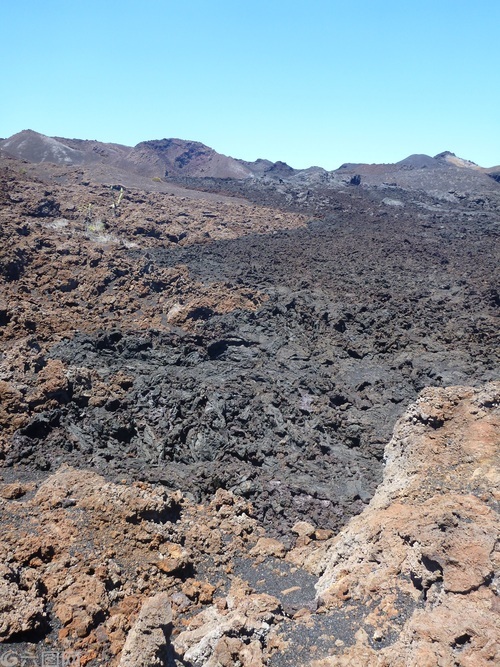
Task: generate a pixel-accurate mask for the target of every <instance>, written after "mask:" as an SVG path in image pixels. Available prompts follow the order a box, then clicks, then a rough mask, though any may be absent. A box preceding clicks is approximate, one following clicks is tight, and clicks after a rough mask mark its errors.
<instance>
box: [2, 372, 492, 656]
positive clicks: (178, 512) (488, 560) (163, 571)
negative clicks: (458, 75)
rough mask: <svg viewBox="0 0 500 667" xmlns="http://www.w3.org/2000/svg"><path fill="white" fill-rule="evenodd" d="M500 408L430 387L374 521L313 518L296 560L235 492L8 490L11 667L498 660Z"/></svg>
mask: <svg viewBox="0 0 500 667" xmlns="http://www.w3.org/2000/svg"><path fill="white" fill-rule="evenodd" d="M499 407H500V384H498V383H492V384H490V385H487V386H486V387H484V388H482V389H471V388H467V387H453V388H448V389H426V390H425V391H424V392H422V395H421V396H420V398H419V400H418V401H417V402H416V403H415V404H414V405H412V406H411V407H410V408H409V409H408V410H407V411H406V413H405V414H404V416H403V417H402V418H401V419H400V420H399V422H398V424H397V426H396V429H395V432H394V435H393V438H392V440H391V441H390V442H389V444H388V445H387V447H386V450H385V459H386V464H385V470H384V479H383V482H382V484H381V485H380V486H379V487H378V489H377V491H376V493H375V496H374V497H373V498H372V500H371V501H370V503H369V504H368V506H367V508H366V509H365V510H364V511H363V512H362V513H361V514H360V515H359V516H358V517H356V518H354V519H353V520H351V522H350V523H349V524H348V525H347V526H346V527H345V528H344V529H343V530H341V531H340V533H339V534H338V535H335V536H333V535H332V533H331V531H328V530H324V529H321V528H320V527H316V526H314V525H312V524H311V523H309V522H305V521H301V522H298V523H297V524H296V525H295V526H294V527H293V528H292V530H291V534H290V538H291V539H290V541H289V546H286V544H285V543H284V542H283V541H279V540H277V539H274V538H272V537H269V536H268V535H267V534H266V532H265V531H264V530H263V528H262V526H261V524H260V523H259V522H258V521H257V520H256V518H255V514H254V511H253V509H252V506H251V505H250V504H249V503H247V502H246V501H244V500H243V499H241V498H238V497H237V496H235V495H234V494H232V493H229V492H227V491H222V490H219V491H217V493H216V494H215V496H214V498H213V500H212V501H211V502H210V503H208V504H196V503H193V502H192V501H191V500H190V499H189V498H188V497H186V496H185V495H183V494H182V493H181V492H177V493H173V494H171V493H167V492H166V491H165V490H164V489H163V487H159V486H153V485H150V484H145V483H135V484H132V485H131V484H126V483H123V484H116V483H110V482H106V481H105V479H104V478H103V477H102V476H100V475H97V474H96V473H93V472H88V471H83V470H76V469H74V468H71V467H69V466H67V465H63V466H62V467H61V468H60V469H59V470H57V471H56V472H55V473H54V474H52V475H51V476H50V477H48V478H47V479H46V480H45V481H43V482H36V481H33V482H30V483H23V482H20V481H10V482H9V483H5V481H4V482H3V483H2V485H1V487H0V497H1V509H2V511H1V520H2V543H1V545H0V551H1V562H2V566H1V570H0V576H1V579H0V589H1V597H0V613H1V616H0V619H1V621H0V623H1V624H0V636H1V639H2V642H3V644H2V645H1V646H0V659H2V656H4V659H5V656H7V655H11V656H15V655H20V654H21V653H22V654H23V655H29V654H30V650H31V654H32V655H36V654H37V652H38V654H39V655H42V654H43V651H46V650H48V649H54V650H55V649H57V650H58V651H61V652H62V651H64V650H67V651H68V652H69V653H68V655H70V656H73V657H75V656H78V659H80V660H81V664H91V665H93V664H103V665H110V666H111V665H120V666H122V667H123V666H125V665H127V666H132V665H133V666H134V667H137V666H139V665H143V666H144V667H146V666H148V667H149V666H152V665H193V666H201V665H205V666H207V667H208V666H211V667H230V666H232V665H242V666H248V667H258V666H259V665H267V664H269V665H275V666H276V667H278V666H279V665H304V666H305V665H310V667H327V666H328V667H330V666H333V665H338V666H340V665H360V666H361V665H366V666H370V667H371V666H373V665H377V666H380V667H382V666H386V665H387V666H389V665H390V666H397V665H398V666H399V665H401V667H403V666H404V667H408V666H415V667H417V666H418V667H421V666H422V665H429V666H431V665H437V664H439V665H443V666H448V665H450V666H452V665H453V666H455V665H460V666H462V665H463V666H464V667H465V666H468V667H472V666H474V667H478V666H480V665H495V664H498V660H499V659H500V646H499V643H498V637H499V631H500V623H499V611H500V610H499V605H498V589H497V587H498V578H497V575H498V567H499V551H498V519H497V511H498V502H499V500H500V474H499V467H498V466H499V442H500V409H499ZM27 641H30V642H38V644H36V643H35V644H33V643H31V644H27V643H26V642H27ZM5 664H17V663H16V662H10V663H5Z"/></svg>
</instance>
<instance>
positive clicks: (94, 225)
mask: <svg viewBox="0 0 500 667" xmlns="http://www.w3.org/2000/svg"><path fill="white" fill-rule="evenodd" d="M87 231H88V232H90V233H91V234H103V233H104V232H105V231H106V223H105V222H104V221H103V220H100V219H99V218H98V219H97V220H94V221H93V222H90V223H89V224H88V225H87Z"/></svg>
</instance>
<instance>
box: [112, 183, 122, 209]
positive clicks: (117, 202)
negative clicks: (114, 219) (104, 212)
mask: <svg viewBox="0 0 500 667" xmlns="http://www.w3.org/2000/svg"><path fill="white" fill-rule="evenodd" d="M122 199H123V188H120V192H119V193H118V197H117V198H116V199H115V200H114V202H113V203H112V204H111V208H112V209H113V213H114V215H115V216H118V215H120V211H119V206H120V204H121V202H122Z"/></svg>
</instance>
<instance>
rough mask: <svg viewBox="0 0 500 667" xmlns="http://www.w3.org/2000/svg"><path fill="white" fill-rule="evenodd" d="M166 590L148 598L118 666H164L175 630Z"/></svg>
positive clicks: (130, 633)
mask: <svg viewBox="0 0 500 667" xmlns="http://www.w3.org/2000/svg"><path fill="white" fill-rule="evenodd" d="M171 626H172V610H171V608H170V603H169V599H168V595H167V593H158V594H157V595H155V596H154V597H152V598H148V599H147V600H145V602H144V603H143V605H142V607H141V611H140V613H139V616H138V618H137V620H136V622H135V623H134V625H133V626H132V629H131V630H130V632H129V634H128V636H127V640H126V642H125V646H124V647H123V651H122V655H121V659H120V664H119V667H155V665H159V666H161V665H165V664H166V660H167V655H168V647H169V645H170V633H171V630H172V627H171Z"/></svg>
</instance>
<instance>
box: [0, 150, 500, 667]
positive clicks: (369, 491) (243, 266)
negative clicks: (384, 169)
mask: <svg viewBox="0 0 500 667" xmlns="http://www.w3.org/2000/svg"><path fill="white" fill-rule="evenodd" d="M64 141H66V140H64ZM70 143H72V142H69V143H68V145H67V146H66V148H68V150H69V149H73V150H77V148H76V146H77V144H78V143H79V142H73V145H70ZM160 143H162V142H160ZM43 145H46V144H43ZM65 145H66V144H65ZM61 150H62V149H61ZM107 150H109V151H111V152H113V151H115V154H114V156H115V158H116V156H117V155H121V154H122V153H121V150H122V147H114V148H113V149H111V148H110V147H108V149H107ZM38 155H40V153H39V154H38ZM62 155H63V156H64V155H65V153H64V152H63V153H62ZM0 159H1V166H0V215H1V220H2V225H1V227H0V236H1V241H2V242H1V246H0V280H1V284H2V291H1V303H0V341H1V352H2V355H1V357H0V423H1V426H2V429H1V434H0V437H1V454H0V464H1V468H0V477H1V478H2V479H1V480H0V482H1V492H0V496H1V497H2V498H3V499H4V502H3V503H2V521H4V524H3V525H4V528H3V530H2V535H3V536H4V537H3V542H2V543H1V544H0V547H1V549H2V561H3V563H4V565H3V566H2V567H3V569H2V571H1V572H0V592H1V596H0V597H1V600H2V602H1V603H0V605H2V604H3V606H0V612H1V613H0V660H3V659H4V658H5V660H7V659H8V660H10V662H11V663H12V660H13V658H14V657H15V653H14V654H12V653H11V654H10V657H9V656H8V655H7V657H6V651H11V649H12V650H14V651H17V654H18V655H19V652H28V651H29V650H34V651H35V653H36V652H38V659H39V660H41V651H42V650H43V646H46V647H47V646H48V647H53V648H55V649H57V650H60V649H62V648H68V649H72V650H77V651H81V652H82V659H83V660H84V663H85V664H89V665H90V666H91V667H94V666H96V665H98V664H101V665H117V664H122V665H131V664H148V665H149V664H155V661H156V664H170V665H179V666H180V665H182V664H184V665H186V664H187V665H189V664H191V665H196V666H198V665H200V666H201V665H214V666H215V665H228V666H229V665H234V664H239V663H240V664H242V665H248V666H249V667H250V666H252V667H257V665H260V664H266V663H267V664H270V665H276V667H279V665H291V664H293V665H300V664H302V665H306V664H308V663H309V662H310V661H311V659H312V658H313V657H314V658H315V659H317V660H319V661H321V660H327V662H326V663H324V664H339V665H343V664H347V665H348V664H361V665H363V664H366V665H371V664H380V665H399V664H414V665H415V666H416V665H417V664H418V665H420V664H425V661H423V658H422V656H424V657H425V659H426V660H427V661H428V664H435V660H436V658H435V657H436V656H438V659H439V660H441V662H442V664H445V665H448V664H449V665H456V664H459V665H464V667H465V666H466V665H467V666H470V665H480V664H491V665H493V664H495V661H496V659H497V655H496V653H495V651H496V648H495V645H494V642H492V637H493V633H494V626H493V625H492V623H493V619H492V618H489V615H490V612H492V611H493V609H494V608H495V601H496V598H495V595H496V593H495V585H496V580H495V579H494V576H492V574H491V572H492V569H493V568H494V566H495V565H494V552H493V551H492V549H493V546H494V545H493V541H492V539H493V538H492V537H491V536H492V535H494V531H495V530H496V524H495V523H494V519H493V518H492V514H491V508H492V507H493V504H494V502H496V500H497V498H496V497H494V492H495V493H496V491H495V488H496V484H497V479H496V474H497V473H496V472H495V471H496V470H497V469H496V468H495V466H497V463H496V458H495V457H496V456H497V452H498V449H497V448H498V435H497V434H496V433H497V432H496V429H497V421H496V420H497V416H496V412H495V411H496V410H497V405H498V390H497V387H496V385H490V386H489V388H487V389H486V390H485V391H484V392H482V391H481V390H479V389H466V388H463V387H462V388H459V389H451V390H444V389H427V390H426V392H427V393H424V395H423V397H422V398H421V400H420V402H419V404H418V407H417V408H413V409H411V410H410V412H408V413H407V416H406V417H405V418H404V419H403V421H402V422H400V426H399V427H398V430H397V431H396V434H395V440H394V441H393V443H392V444H391V445H390V446H389V447H388V448H387V449H386V450H385V451H386V455H387V456H388V459H389V465H388V468H387V470H386V484H385V486H383V487H381V488H380V489H379V491H378V492H377V495H376V496H375V498H374V501H373V503H372V504H371V505H370V506H369V508H368V509H367V510H366V512H365V513H363V514H362V515H361V516H362V517H364V519H363V518H361V519H356V521H357V523H355V524H353V528H352V530H351V529H350V528H349V526H348V527H347V528H345V530H343V531H342V532H339V531H341V530H342V527H343V526H344V525H345V524H346V523H347V522H348V521H349V519H350V517H352V516H353V515H356V514H359V513H360V512H362V511H363V510H364V509H365V508H366V507H367V505H368V503H369V501H370V498H371V497H372V496H373V495H374V493H375V491H376V489H377V485H379V483H380V482H381V480H382V473H383V466H382V458H383V455H384V447H385V445H386V443H387V442H388V440H389V438H390V434H391V432H392V429H393V425H394V423H395V422H396V420H397V419H398V417H400V416H401V415H402V414H403V412H404V411H405V409H406V408H407V407H408V405H409V404H410V403H411V402H412V401H414V400H415V399H416V398H417V396H418V394H419V392H420V391H421V390H422V389H424V388H425V387H429V386H434V387H442V386H443V385H450V384H454V385H466V384H468V385H475V386H478V385H483V384H484V383H485V382H490V381H491V380H495V379H497V377H498V349H499V345H498V343H499V340H498V332H499V327H498V317H497V315H498V307H499V305H500V299H499V286H498V284H497V269H498V259H499V257H498V235H499V229H498V228H499V224H498V223H499V218H500V185H499V184H498V183H496V182H495V181H494V180H493V179H490V178H488V177H485V176H484V175H482V174H480V177H481V179H482V180H481V181H478V180H477V179H476V178H475V177H472V176H471V178H470V179H469V180H467V179H466V180H465V181H464V187H463V188H462V189H455V190H453V193H450V192H449V190H450V187H449V183H450V178H452V177H453V174H455V173H456V171H457V170H459V171H460V173H465V174H473V173H475V170H473V169H471V168H468V167H463V168H462V167H457V166H456V165H452V166H450V167H445V166H444V167H436V168H435V169H434V168H432V169H429V168H428V167H426V168H418V169H417V168H413V169H408V168H405V169H401V170H400V171H401V173H405V174H406V175H407V178H408V182H410V180H411V178H410V177H411V174H413V175H414V176H415V178H416V179H417V181H415V183H417V182H418V179H419V178H420V176H421V172H422V173H427V172H429V173H430V171H432V172H433V173H439V174H441V175H443V176H442V177H441V176H439V178H437V177H436V178H434V181H433V183H434V186H433V192H432V193H427V192H423V191H420V190H419V188H417V187H410V186H408V187H405V188H402V187H396V186H390V185H384V184H383V183H378V184H377V183H376V184H374V185H371V186H370V185H368V184H367V182H366V179H364V177H362V179H361V185H360V186H355V185H351V184H350V180H351V177H350V176H349V174H347V175H346V176H341V175H339V174H328V173H326V172H324V171H323V170H319V169H314V170H306V171H305V172H302V173H298V174H297V173H294V174H291V175H290V174H288V175H287V174H286V172H287V170H286V166H283V165H279V164H278V163H277V165H275V167H276V172H277V176H278V177H277V178H273V177H271V175H270V173H269V170H267V167H268V166H269V165H268V164H265V165H262V164H260V165H259V169H261V171H262V173H263V177H262V178H259V177H256V178H250V179H249V178H245V179H239V178H238V179H226V178H224V179H219V178H212V177H211V178H198V177H196V178H194V177H193V178H190V179H185V178H183V179H182V180H180V178H178V177H176V179H175V180H176V181H177V182H174V181H169V182H164V181H162V180H160V181H158V180H157V179H156V177H151V176H146V175H139V174H138V173H137V172H132V171H126V170H124V169H123V168H122V167H119V166H117V164H116V163H114V164H113V165H112V166H109V164H108V163H107V162H106V161H105V160H103V161H96V162H95V163H92V164H90V162H89V163H82V164H77V165H72V166H64V163H63V164H58V165H54V164H52V163H50V162H38V163H29V162H26V161H22V160H19V159H14V158H12V157H9V156H7V155H5V152H3V154H2V157H1V158H0ZM148 159H149V158H148ZM430 159H431V160H432V159H433V158H430ZM436 159H437V158H436ZM417 162H418V163H419V164H422V160H421V159H420V158H419V160H417ZM423 162H424V163H425V162H427V160H423ZM432 164H433V163H432ZM406 167H408V164H406ZM127 169H128V167H127ZM266 170H267V171H266ZM450 174H451V176H450ZM261 175H262V174H261ZM125 179H129V180H127V181H125ZM484 179H487V180H486V181H485V180H484ZM105 184H107V185H105ZM193 185H195V186H196V188H197V190H192V189H189V186H193ZM203 188H204V189H207V190H210V191H211V192H202V191H201V189H203ZM477 188H479V189H477ZM233 194H236V195H237V197H232V196H231V195H233ZM264 203H265V205H263V204H264ZM412 424H413V425H414V427H413V426H412ZM68 466H69V467H68ZM431 469H432V475H431V474H430V472H431ZM412 480H413V481H414V482H415V484H413V481H412ZM419 480H425V484H424V483H423V482H422V483H421V482H420V481H419ZM426 484H427V486H426ZM384 489H385V490H384ZM178 490H180V493H178V492H177V491H178ZM457 496H459V498H458V500H457ZM441 502H442V503H443V504H442V512H441V509H440V508H441ZM452 505H453V506H455V505H456V506H459V507H460V508H461V509H460V512H459V514H460V516H456V515H455V514H453V509H452ZM429 506H432V512H431V511H430V510H429V511H428V507H429ZM377 512H382V514H380V516H382V519H380V520H379V519H378V518H377V516H379V514H377ZM441 515H442V516H441ZM448 515H449V516H448ZM412 517H416V518H418V521H419V523H418V525H411V524H412V521H413V519H412ZM304 520H305V521H304ZM382 520H383V521H384V522H386V525H387V529H386V530H384V531H382V532H380V531H379V532H377V530H372V528H373V526H377V523H381V522H382ZM298 521H299V523H298V524H297V522H298ZM436 526H437V528H436ZM441 526H443V528H442V527H441ZM332 533H333V534H334V538H333V541H329V538H330V537H331V536H332ZM335 535H338V537H335ZM359 535H364V536H365V538H366V539H364V540H362V541H361V540H359V539H358V537H357V536H359ZM277 537H279V540H276V538H277ZM415 539H416V541H415ZM351 544H352V545H353V549H352V552H351V550H350V546H349V545H351ZM462 545H463V546H462ZM449 549H451V551H450V554H451V556H449V555H448V551H447V550H449ZM464 554H465V555H464ZM285 557H286V559H285V560H284V558H285ZM462 557H463V559H462ZM457 563H458V564H457ZM304 568H307V570H306V569H304ZM398 568H400V569H399V570H398ZM323 573H324V576H323V578H322V579H321V582H320V583H319V589H318V590H319V592H320V595H319V596H318V597H317V598H316V601H315V593H314V588H313V584H314V583H315V581H316V579H317V577H318V576H320V575H321V574H323ZM379 575H380V576H379ZM467 577H469V579H467ZM471 577H473V580H472V579H470V578H471ZM342 578H343V579H342ZM408 579H409V581H408ZM469 580H470V581H472V585H471V586H469V588H467V585H466V584H467V582H468V581H469ZM457 582H458V583H457ZM464 582H465V583H464ZM340 584H342V585H340ZM370 586H372V588H370ZM457 586H458V587H459V586H462V588H460V589H459V588H457ZM158 595H159V597H158ZM169 604H170V605H171V610H170V607H169ZM318 604H319V606H320V609H319V612H320V613H315V612H316V607H317V605H318ZM461 605H466V608H467V612H466V613H465V614H464V615H463V616H464V617H465V618H467V619H470V623H468V625H467V627H465V626H464V627H462V625H460V628H458V631H457V633H455V634H453V632H454V627H453V626H454V624H455V621H456V619H457V618H458V616H460V609H462V606H461ZM463 608H465V607H463ZM194 611H201V612H202V613H201V614H198V615H197V616H195V617H194V618H193V612H194ZM171 612H172V615H171ZM429 614H432V618H433V619H437V620H433V621H432V624H431V626H429V624H427V625H426V624H425V622H424V621H425V619H426V618H427V617H429ZM172 619H173V625H174V628H173V643H172V644H170V643H169V641H168V639H167V636H168V634H169V632H170V631H171V630H172V627H171V622H172ZM286 619H288V620H286ZM443 619H444V621H443ZM447 619H448V620H449V622H448V621H447ZM290 624H291V625H290ZM457 627H458V626H457ZM492 628H493V629H492ZM127 637H128V638H127ZM412 638H414V639H412ZM42 640H45V642H46V643H45V644H41V643H40V642H41V641H42ZM125 640H126V645H125ZM2 644H4V646H5V649H6V651H4V650H3V647H2ZM122 650H123V652H122ZM26 654H27V653H26ZM138 656H142V657H138ZM398 656H404V660H406V661H407V663H404V662H401V658H400V657H398ZM141 660H142V663H141ZM398 660H399V662H398ZM433 660H434V663H433V662H432V661H433ZM481 660H482V661H483V663H482V662H481ZM377 661H378V662H377ZM412 661H413V662H412ZM419 661H420V662H419ZM318 664H321V663H318Z"/></svg>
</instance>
